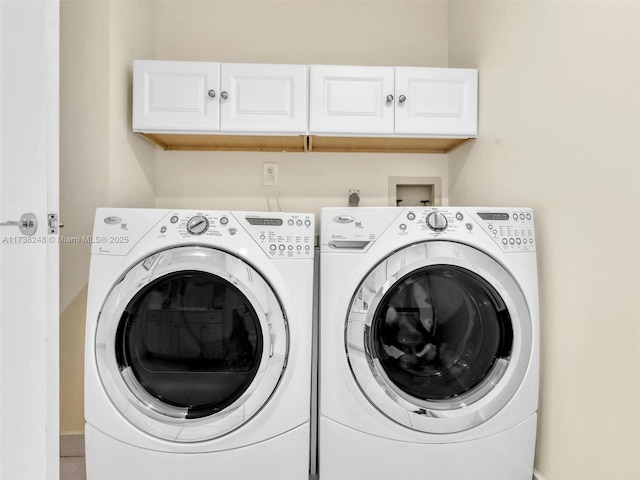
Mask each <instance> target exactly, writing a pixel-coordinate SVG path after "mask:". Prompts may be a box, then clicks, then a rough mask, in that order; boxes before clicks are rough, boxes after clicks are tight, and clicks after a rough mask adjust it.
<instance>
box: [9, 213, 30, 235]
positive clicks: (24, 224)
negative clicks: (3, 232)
mask: <svg viewBox="0 0 640 480" xmlns="http://www.w3.org/2000/svg"><path fill="white" fill-rule="evenodd" d="M0 227H18V228H19V229H20V232H22V234H23V235H26V236H27V237H30V236H31V235H33V234H34V233H36V230H37V229H38V219H37V218H36V216H35V215H34V214H33V213H23V214H22V215H21V216H20V220H9V221H8V222H0Z"/></svg>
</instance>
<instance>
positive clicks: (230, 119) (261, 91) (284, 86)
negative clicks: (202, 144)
mask: <svg viewBox="0 0 640 480" xmlns="http://www.w3.org/2000/svg"><path fill="white" fill-rule="evenodd" d="M220 78H221V80H220V87H221V98H220V130H221V131H223V132H251V133H261V132H265V133H300V134H303V133H306V132H307V66H306V65H266V64H265V65H260V64H246V63H223V64H222V66H221V75H220Z"/></svg>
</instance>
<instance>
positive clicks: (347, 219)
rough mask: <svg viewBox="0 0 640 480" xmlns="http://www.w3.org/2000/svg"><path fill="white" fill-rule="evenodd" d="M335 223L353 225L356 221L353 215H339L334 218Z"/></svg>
mask: <svg viewBox="0 0 640 480" xmlns="http://www.w3.org/2000/svg"><path fill="white" fill-rule="evenodd" d="M333 221H334V222H336V223H353V222H355V221H356V219H355V218H353V217H352V216H351V215H337V216H335V217H333Z"/></svg>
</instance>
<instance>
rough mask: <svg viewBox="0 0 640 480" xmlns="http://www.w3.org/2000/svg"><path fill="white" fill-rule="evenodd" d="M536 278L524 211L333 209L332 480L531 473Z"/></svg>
mask: <svg viewBox="0 0 640 480" xmlns="http://www.w3.org/2000/svg"><path fill="white" fill-rule="evenodd" d="M538 343H539V337H538V286H537V267H536V241H535V235H534V226H533V213H532V211H531V210H530V209H526V208H475V207H473V208H471V207H465V208H461V207H443V208H429V207H416V208H393V207H389V208H384V207H382V208H325V209H323V210H322V219H321V246H320V412H319V475H320V479H321V480H342V479H344V480H352V479H354V478H366V479H367V480H388V479H390V478H409V479H414V478H415V479H425V480H426V479H429V480H531V478H532V473H533V460H534V449H535V439H536V411H537V405H538Z"/></svg>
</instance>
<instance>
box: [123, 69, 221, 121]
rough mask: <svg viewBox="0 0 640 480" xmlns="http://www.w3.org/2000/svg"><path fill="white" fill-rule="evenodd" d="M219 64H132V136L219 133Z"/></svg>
mask: <svg viewBox="0 0 640 480" xmlns="http://www.w3.org/2000/svg"><path fill="white" fill-rule="evenodd" d="M219 93H220V64H219V63H213V62H163V61H151V60H136V61H135V62H134V64H133V130H134V131H135V132H170V131H184V132H209V131H217V130H219V129H220V103H219V102H218V95H219Z"/></svg>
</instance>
